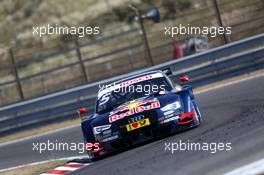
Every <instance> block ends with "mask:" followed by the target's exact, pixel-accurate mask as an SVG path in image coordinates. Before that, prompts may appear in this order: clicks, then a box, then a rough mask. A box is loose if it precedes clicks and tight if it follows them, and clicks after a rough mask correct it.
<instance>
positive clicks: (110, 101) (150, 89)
mask: <svg viewBox="0 0 264 175" xmlns="http://www.w3.org/2000/svg"><path fill="white" fill-rule="evenodd" d="M171 90H172V87H171V85H170V84H169V83H168V81H167V79H166V78H165V77H159V78H154V79H150V80H145V81H142V82H139V83H135V84H131V85H129V86H124V87H122V88H119V89H115V90H112V91H110V92H108V93H105V94H103V95H102V96H101V97H100V98H99V99H98V100H97V104H96V112H97V113H99V114H102V113H105V112H110V111H111V110H113V109H114V108H116V107H118V106H120V105H122V104H125V103H127V102H129V101H132V100H136V99H139V98H143V97H147V96H150V95H153V96H155V95H158V94H159V92H160V91H171Z"/></svg>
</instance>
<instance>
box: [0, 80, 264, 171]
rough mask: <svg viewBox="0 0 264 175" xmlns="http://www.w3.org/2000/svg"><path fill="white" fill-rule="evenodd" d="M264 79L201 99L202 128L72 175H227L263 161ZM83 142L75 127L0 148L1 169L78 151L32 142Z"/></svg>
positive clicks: (201, 94)
mask: <svg viewBox="0 0 264 175" xmlns="http://www.w3.org/2000/svg"><path fill="white" fill-rule="evenodd" d="M263 91H264V77H263V76H262V77H258V78H253V79H250V80H246V81H243V82H240V83H237V84H233V85H229V86H225V87H221V88H217V89H213V90H210V91H206V92H203V93H200V94H198V95H197V96H196V97H197V102H198V105H199V107H200V110H201V113H202V115H203V123H202V125H201V126H199V127H197V128H194V129H192V130H188V131H186V132H182V133H179V134H176V135H173V136H170V137H166V138H163V139H160V140H157V141H154V142H151V143H148V144H146V145H143V146H139V147H136V148H133V149H131V150H128V151H125V152H122V153H119V154H116V155H114V156H111V157H107V158H105V159H102V160H99V161H96V162H94V163H93V164H91V165H89V166H87V167H85V168H83V169H81V170H79V171H76V172H75V173H73V174H93V175H96V174H99V175H102V174H109V175H114V174H115V175H119V174H120V175H122V174H126V175H129V174H137V175H138V174H151V175H153V174H154V175H155V174H180V175H184V174H188V175H189V174H196V175H199V174H201V175H204V174H223V173H225V172H228V171H230V170H233V169H234V168H237V167H239V166H241V165H245V164H247V163H250V162H252V161H255V160H258V159H261V158H263V157H264V127H263V126H264V92H263ZM48 139H49V140H53V141H56V140H58V141H63V142H81V141H82V135H81V131H80V128H79V127H78V128H72V129H68V130H64V131H61V132H56V133H53V134H50V135H45V136H41V137H38V138H33V139H30V140H25V141H21V142H18V143H13V144H9V145H5V146H1V147H0V169H3V168H8V167H13V166H17V165H21V164H26V163H31V162H37V161H42V160H47V159H52V158H59V157H66V156H76V155H78V154H77V153H76V152H65V151H53V152H50V151H46V152H44V153H42V154H40V153H38V152H37V151H32V147H33V146H32V143H33V142H35V143H36V142H47V140H48ZM180 141H181V142H185V143H187V142H191V143H204V142H205V143H209V144H210V143H220V142H223V143H227V142H231V146H232V150H230V151H218V152H216V153H215V154H212V153H210V151H175V152H174V154H172V153H171V152H170V151H168V150H166V151H165V143H180Z"/></svg>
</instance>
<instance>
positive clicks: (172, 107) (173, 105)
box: [161, 101, 181, 112]
mask: <svg viewBox="0 0 264 175" xmlns="http://www.w3.org/2000/svg"><path fill="white" fill-rule="evenodd" d="M180 107H181V104H180V102H179V101H176V102H173V103H171V104H168V105H166V106H164V107H163V108H161V110H162V111H163V112H165V111H169V110H176V109H179V108H180Z"/></svg>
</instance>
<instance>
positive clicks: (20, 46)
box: [0, 0, 264, 106]
mask: <svg viewBox="0 0 264 175" xmlns="http://www.w3.org/2000/svg"><path fill="white" fill-rule="evenodd" d="M129 4H133V5H135V6H137V7H138V8H139V9H140V11H141V12H142V13H145V12H147V11H148V10H150V9H151V8H153V7H156V8H157V9H158V10H159V11H160V16H161V20H160V22H159V23H153V22H151V21H145V22H144V25H145V29H146V34H147V38H148V41H149V45H150V51H151V55H152V61H153V64H154V65H157V64H160V63H163V62H166V61H169V60H173V59H175V58H174V57H175V54H174V49H175V47H177V46H175V44H173V43H175V41H176V40H177V41H178V42H179V43H180V45H181V46H182V47H183V48H185V52H186V50H188V48H187V49H186V42H189V41H190V39H192V38H199V37H203V41H204V42H205V43H206V47H208V49H210V48H214V47H217V46H220V45H224V44H226V43H229V42H233V41H237V40H240V39H242V38H246V37H249V36H253V35H256V34H259V33H263V31H264V1H263V0H251V1H248V0H236V1H233V0H166V1H162V0H100V1H95V0H78V1H71V0H56V1H48V0H1V1H0V36H1V37H0V77H1V79H0V106H4V105H7V104H10V103H14V102H17V101H21V100H25V99H30V98H33V97H38V96H42V95H45V94H48V93H51V92H56V91H59V90H63V89H68V88H71V87H75V86H78V85H82V84H87V83H91V82H95V81H99V80H102V79H105V78H109V77H113V76H116V75H120V74H124V73H127V72H131V71H133V70H138V69H141V68H144V67H146V66H148V64H147V60H146V53H145V51H144V50H145V49H144V43H143V40H142V32H141V30H140V27H139V24H138V22H137V21H135V18H134V17H135V12H134V11H133V10H131V9H130V8H129V7H128V5H129ZM47 24H51V25H55V24H58V25H66V26H99V27H100V35H89V36H85V37H83V38H81V37H77V38H76V37H74V36H72V35H46V36H44V37H38V36H33V35H32V27H34V26H43V25H47ZM179 24H182V25H186V26H187V25H188V24H190V26H201V27H202V26H208V27H210V26H221V25H222V26H231V27H232V29H231V30H232V34H231V35H229V36H228V38H225V37H223V35H218V36H217V37H215V38H211V37H208V38H207V37H205V36H187V35H182V36H179V35H178V36H177V38H176V37H174V38H171V37H169V36H166V35H164V27H165V26H178V25H179ZM197 52H200V51H197ZM194 53H196V51H195V52H194ZM194 53H193V54H194ZM186 54H190V53H186Z"/></svg>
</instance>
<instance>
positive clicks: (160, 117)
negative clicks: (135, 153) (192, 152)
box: [79, 71, 201, 160]
mask: <svg viewBox="0 0 264 175" xmlns="http://www.w3.org/2000/svg"><path fill="white" fill-rule="evenodd" d="M188 79H189V78H188V77H187V76H183V77H180V80H181V82H182V83H184V85H182V86H179V85H178V86H179V87H180V88H175V86H174V85H173V83H172V82H171V81H170V79H169V78H168V77H167V75H166V74H165V73H163V72H162V71H152V72H147V73H143V74H140V75H137V76H133V77H129V78H126V79H122V80H119V81H117V82H115V83H113V84H110V85H107V86H105V87H104V88H102V89H100V90H99V92H98V98H97V102H96V109H95V113H94V114H93V115H92V116H88V115H87V111H86V109H85V108H82V109H80V110H79V115H80V117H81V119H82V123H81V127H82V132H83V136H84V140H85V142H86V144H89V145H90V146H91V149H89V150H88V154H89V156H90V157H91V159H92V160H93V159H95V158H98V157H100V156H101V155H104V154H106V153H111V152H115V151H118V150H122V149H124V148H129V147H130V146H133V145H136V144H139V143H143V142H145V141H148V140H151V139H153V138H156V137H160V136H163V135H168V134H172V133H176V132H178V131H181V130H184V129H188V128H191V127H194V126H198V125H199V124H200V121H201V114H200V111H199V109H198V106H197V104H196V102H195V98H194V95H193V92H192V87H191V86H190V85H189V84H188ZM146 87H147V88H146Z"/></svg>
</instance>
